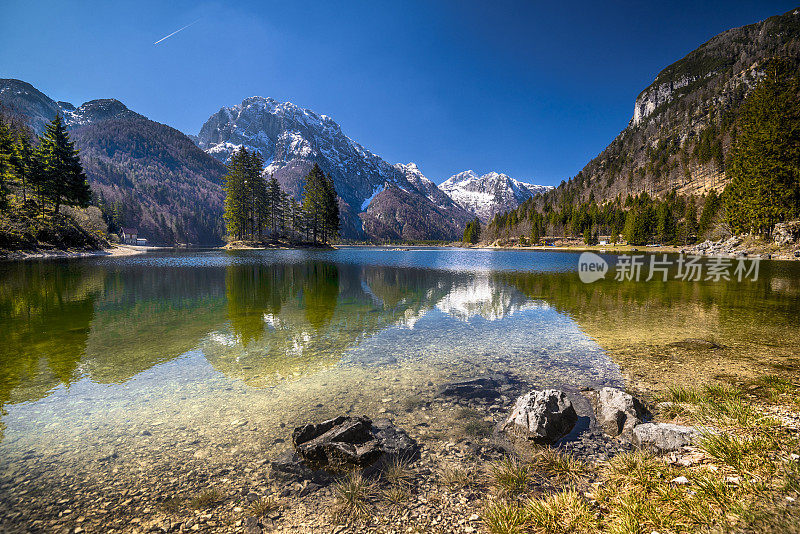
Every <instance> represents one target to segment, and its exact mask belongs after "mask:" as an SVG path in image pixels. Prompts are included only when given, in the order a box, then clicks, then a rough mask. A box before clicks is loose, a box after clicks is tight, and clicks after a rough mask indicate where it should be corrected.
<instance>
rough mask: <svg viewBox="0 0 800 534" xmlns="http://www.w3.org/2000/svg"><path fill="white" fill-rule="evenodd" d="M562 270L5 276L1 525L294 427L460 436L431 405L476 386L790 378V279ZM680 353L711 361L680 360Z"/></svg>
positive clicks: (177, 479)
mask: <svg viewBox="0 0 800 534" xmlns="http://www.w3.org/2000/svg"><path fill="white" fill-rule="evenodd" d="M602 257H603V258H604V259H605V260H606V261H608V262H609V263H610V264H612V265H614V264H615V263H616V262H618V258H617V257H614V256H610V255H603V256H602ZM670 258H671V259H673V260H674V259H675V258H674V257H670ZM578 261H579V255H578V254H577V253H570V252H542V251H522V250H519V251H516V250H472V249H470V250H461V249H450V248H446V249H438V248H436V249H434V248H430V249H429V248H411V249H408V250H396V249H388V248H357V247H354V248H347V247H345V248H341V249H338V250H331V251H298V250H272V251H236V252H224V251H219V250H213V251H185V252H174V253H173V252H170V253H152V254H144V255H140V256H130V257H121V258H110V257H109V258H102V257H101V258H86V259H80V260H65V261H56V260H50V261H26V262H7V263H0V339H2V344H0V410H1V412H0V413H1V415H0V438H1V441H0V492H2V497H0V514H2V515H0V517H3V518H4V520H5V521H12V520H13V518H14V517H16V516H15V514H16V513H18V512H19V510H23V511H24V509H25V508H26V507H27V506H31V504H30V503H33V502H35V503H36V506H38V507H41V512H40V513H41V514H42V515H44V516H52V515H53V514H58V513H62V512H63V510H62V511H61V512H59V502H60V501H62V500H63V499H66V498H68V497H69V496H70V495H71V494H73V493H74V492H75V491H76V488H80V491H81V493H82V495H84V496H85V502H93V503H95V504H94V505H93V506H95V508H96V509H100V510H102V511H105V512H108V513H111V512H110V510H106V509H105V508H108V507H105V508H104V500H105V499H111V497H109V495H111V496H114V495H116V496H122V497H124V496H125V495H127V494H126V493H125V492H126V490H127V491H128V492H130V489H129V488H130V487H131V486H132V485H135V484H139V485H141V484H142V483H143V482H142V481H145V482H144V483H147V481H151V482H152V483H154V484H156V483H157V485H158V486H159V488H158V491H160V492H163V493H164V494H165V495H166V494H168V493H170V492H175V491H178V489H179V488H180V487H181V486H182V485H184V484H194V485H195V486H196V485H198V484H202V483H204V481H207V480H208V479H210V478H213V477H231V476H233V475H232V473H236V472H238V473H252V472H253V470H254V468H255V467H254V466H259V465H263V463H264V462H266V461H267V460H269V459H270V458H272V457H274V456H275V455H277V454H278V453H280V452H281V451H283V450H285V449H286V448H287V447H289V446H290V434H291V431H292V429H293V428H294V427H295V426H297V425H298V424H300V423H304V422H311V421H319V420H323V419H326V418H330V417H333V416H336V415H340V414H354V415H355V414H359V415H360V414H365V415H369V416H373V417H378V416H387V417H390V418H391V419H393V420H394V421H395V422H396V423H397V424H398V426H400V427H404V428H410V429H414V431H413V434H414V436H415V437H416V438H417V439H420V440H423V441H424V440H439V441H441V440H452V439H457V438H458V435H459V432H461V431H462V430H461V429H460V428H459V423H458V421H457V420H456V419H455V418H454V415H453V413H452V412H453V410H452V409H451V408H452V406H451V405H450V404H449V403H448V402H446V401H442V400H441V399H439V398H438V396H437V392H438V391H439V389H440V388H441V387H442V386H443V385H444V384H447V383H450V382H453V381H459V380H464V379H470V378H475V377H479V376H483V375H487V374H492V373H505V374H508V375H511V376H513V377H514V379H515V380H518V381H520V382H521V383H524V384H526V386H528V387H545V386H557V387H562V388H571V389H578V388H583V387H597V386H602V385H614V386H621V387H627V388H628V389H631V390H633V391H637V392H640V393H643V394H645V395H648V394H652V393H655V392H658V391H661V390H663V389H664V388H666V387H667V386H669V385H686V384H698V383H701V382H712V381H718V380H724V381H729V382H743V381H745V380H747V379H750V378H753V377H755V376H758V375H760V374H763V373H773V374H783V375H787V376H793V377H796V376H797V374H798V373H797V372H798V369H800V359H798V356H800V352H799V351H798V349H797V341H798V332H800V263H798V262H770V261H762V262H761V264H760V270H759V273H758V278H757V280H749V279H746V280H743V281H741V282H740V281H736V280H731V281H726V280H720V281H705V280H703V281H682V280H675V279H672V278H670V279H669V281H667V282H663V281H660V280H658V278H656V279H654V280H652V281H650V282H645V281H639V282H635V281H616V280H614V279H613V278H612V277H610V276H608V277H606V279H602V280H599V281H596V282H594V283H591V284H587V283H583V282H581V281H580V279H579V277H578ZM705 261H707V260H705ZM670 273H673V271H670ZM694 338H698V339H703V340H707V341H712V342H714V343H716V344H717V345H719V346H720V347H719V348H715V349H708V348H697V347H695V346H693V345H692V344H680V343H678V344H675V343H676V342H680V341H683V340H686V339H694ZM511 400H513V399H506V400H505V404H504V405H503V406H497V407H495V411H498V410H500V409H501V408H504V407H505V406H507V404H508V403H509V402H511ZM248 469H249V471H248ZM248 476H249V475H248ZM253 476H255V475H253ZM122 497H120V498H122ZM64 502H66V501H64ZM131 506H133V505H131ZM15 510H16V511H15ZM19 513H21V512H19ZM145 514H146V512H145ZM10 518H11V519H10ZM6 524H7V525H8V524H10V523H6ZM0 525H2V523H0Z"/></svg>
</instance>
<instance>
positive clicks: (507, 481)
mask: <svg viewBox="0 0 800 534" xmlns="http://www.w3.org/2000/svg"><path fill="white" fill-rule="evenodd" d="M489 472H490V473H491V476H492V480H493V481H494V484H495V486H496V487H497V489H498V490H499V491H500V493H501V494H503V495H506V496H509V497H515V496H517V495H521V494H522V493H525V492H526V491H527V490H528V485H529V484H530V482H531V478H532V474H531V468H530V466H529V465H527V464H524V463H522V462H520V461H519V460H517V459H516V458H513V457H511V456H507V457H506V458H504V459H502V460H500V461H499V462H495V463H494V464H492V465H490V466H489Z"/></svg>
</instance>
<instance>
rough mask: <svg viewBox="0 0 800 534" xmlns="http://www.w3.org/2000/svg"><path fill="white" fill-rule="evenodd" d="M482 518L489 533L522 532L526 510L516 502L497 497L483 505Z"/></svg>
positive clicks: (523, 530)
mask: <svg viewBox="0 0 800 534" xmlns="http://www.w3.org/2000/svg"><path fill="white" fill-rule="evenodd" d="M482 519H483V522H484V524H485V525H486V528H487V529H488V530H489V532H490V533H491V534H523V533H524V532H526V530H527V529H526V528H525V523H526V522H527V520H528V512H527V511H526V509H525V507H524V506H521V505H520V504H518V503H516V502H509V501H506V500H502V499H497V500H493V501H491V502H489V504H487V505H486V506H485V507H484V509H483V514H482Z"/></svg>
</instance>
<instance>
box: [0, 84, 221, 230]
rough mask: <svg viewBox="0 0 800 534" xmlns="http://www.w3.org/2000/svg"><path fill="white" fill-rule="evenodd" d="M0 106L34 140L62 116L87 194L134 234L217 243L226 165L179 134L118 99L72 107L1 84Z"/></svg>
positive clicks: (30, 89) (25, 87)
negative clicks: (19, 119)
mask: <svg viewBox="0 0 800 534" xmlns="http://www.w3.org/2000/svg"><path fill="white" fill-rule="evenodd" d="M0 106H2V109H3V111H4V112H7V113H10V114H12V115H14V116H17V117H22V118H24V119H25V120H26V122H27V123H28V124H29V126H30V127H31V128H32V129H33V130H34V132H36V133H37V134H39V133H41V132H42V131H43V130H44V127H45V126H46V124H47V123H48V122H49V121H51V120H52V119H53V117H55V115H56V113H60V114H61V115H62V116H63V117H64V122H65V124H66V125H67V127H68V128H69V129H70V134H71V137H72V139H73V141H74V142H75V147H76V148H77V149H79V150H80V157H81V163H82V164H83V167H84V170H85V171H86V175H87V177H88V179H89V183H90V185H91V186H92V191H93V192H94V193H95V195H97V197H98V202H99V203H101V204H104V205H105V206H106V207H111V206H113V210H114V211H115V212H116V215H115V219H116V222H117V223H118V224H119V225H121V226H133V227H137V228H138V230H139V235H140V236H142V237H146V238H147V239H148V240H149V241H150V242H151V243H154V244H162V245H170V244H174V243H187V242H188V243H194V244H203V245H216V244H219V243H221V242H222V233H223V225H222V202H223V191H222V186H221V179H222V176H223V175H224V174H225V173H226V169H225V166H224V165H223V164H222V163H220V162H219V161H217V160H216V159H214V158H212V157H210V156H209V155H207V154H206V153H205V152H203V151H202V150H200V149H199V148H198V147H197V146H196V145H195V143H194V141H192V139H190V138H189V137H187V136H185V135H184V134H182V133H181V132H179V131H178V130H175V129H174V128H170V127H169V126H166V125H164V124H160V123H158V122H155V121H151V120H149V119H148V118H147V117H145V116H143V115H140V114H138V113H135V112H134V111H131V110H130V109H128V108H127V107H126V106H125V105H124V104H123V103H122V102H120V101H118V100H113V99H102V100H92V101H90V102H86V103H84V104H83V105H81V106H80V107H77V108H76V107H75V106H73V105H72V104H70V103H68V102H56V101H54V100H53V99H51V98H50V97H48V96H47V95H45V94H44V93H42V92H41V91H39V90H38V89H36V88H35V87H33V86H32V85H31V84H29V83H26V82H23V81H20V80H13V79H0Z"/></svg>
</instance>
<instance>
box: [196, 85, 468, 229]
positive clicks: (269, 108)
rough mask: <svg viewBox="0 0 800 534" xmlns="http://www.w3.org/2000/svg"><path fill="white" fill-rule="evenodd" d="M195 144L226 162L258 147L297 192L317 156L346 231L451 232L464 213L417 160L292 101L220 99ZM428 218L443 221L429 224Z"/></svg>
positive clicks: (267, 169) (286, 186)
mask: <svg viewBox="0 0 800 534" xmlns="http://www.w3.org/2000/svg"><path fill="white" fill-rule="evenodd" d="M197 144H198V146H200V148H202V149H203V150H205V151H206V152H207V153H208V154H210V155H212V156H214V157H215V158H217V159H219V160H220V161H223V162H225V161H227V160H228V159H229V158H230V156H231V155H232V154H233V152H234V151H235V150H236V149H238V148H239V147H241V146H245V147H247V148H248V149H250V150H257V151H258V152H260V153H261V156H262V157H263V158H264V161H265V163H266V166H265V172H266V173H268V174H272V175H274V176H275V178H276V179H277V180H278V182H279V183H280V184H281V187H283V189H284V190H285V191H286V192H287V193H289V194H290V195H292V196H294V197H295V198H300V197H301V195H302V190H303V184H304V179H305V176H306V175H307V174H308V172H309V170H311V167H312V166H313V165H314V164H315V163H316V164H318V165H319V166H320V167H321V168H322V170H323V171H324V172H325V173H326V174H329V175H331V176H332V177H333V182H334V184H335V187H336V192H337V194H338V195H339V197H340V198H341V199H342V201H343V203H342V204H341V208H342V221H343V227H342V233H343V235H344V236H345V237H352V238H363V237H376V235H378V234H380V235H381V236H382V237H384V238H387V239H394V238H396V236H414V238H415V239H424V238H426V236H434V235H435V236H436V237H435V238H436V239H441V238H444V239H456V238H460V237H461V236H460V231H461V229H463V226H464V224H465V223H466V220H468V218H469V214H468V213H466V212H465V211H464V210H463V209H462V208H460V207H459V206H457V205H456V204H455V203H453V202H452V201H451V200H450V199H449V197H447V196H446V195H444V194H438V193H440V192H438V189H437V188H436V186H435V185H433V183H432V182H430V180H427V178H424V176H422V174H421V173H419V169H416V166H414V168H415V169H416V172H417V173H418V174H419V176H417V175H416V174H414V173H413V172H411V173H410V174H408V173H407V172H406V169H405V168H399V167H397V166H394V165H391V164H389V163H387V162H386V161H384V160H383V159H382V158H380V157H379V156H377V155H375V154H373V153H372V152H370V151H369V150H367V149H366V148H364V147H363V146H361V145H360V144H359V143H357V142H355V141H353V140H352V139H350V138H349V137H348V136H346V135H345V134H344V133H343V132H342V129H341V128H340V127H339V125H338V124H337V123H336V122H335V121H334V120H333V119H332V118H330V117H329V116H327V115H321V114H318V113H315V112H314V111H312V110H310V109H303V108H300V107H299V106H296V105H295V104H292V103H291V102H278V101H276V100H274V99H272V98H263V97H258V96H254V97H251V98H247V99H245V100H244V101H243V102H242V103H241V104H238V105H235V106H231V107H224V108H222V109H220V110H219V111H218V112H217V113H215V114H214V115H212V116H211V117H210V118H209V119H208V121H206V123H205V124H204V125H203V127H202V129H201V130H200V134H199V135H198V137H197ZM409 170H410V169H409ZM420 176H421V177H422V178H420ZM427 182H430V184H428V183H427ZM431 186H432V188H431ZM410 206H413V209H409V207H410ZM401 214H402V215H401ZM425 217H427V220H425ZM431 220H435V221H437V222H438V223H441V224H443V225H444V226H442V227H441V228H440V229H434V228H432V226H431ZM442 230H443V231H442ZM420 236H421V237H420ZM409 238H410V237H409ZM430 238H434V237H430Z"/></svg>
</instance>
